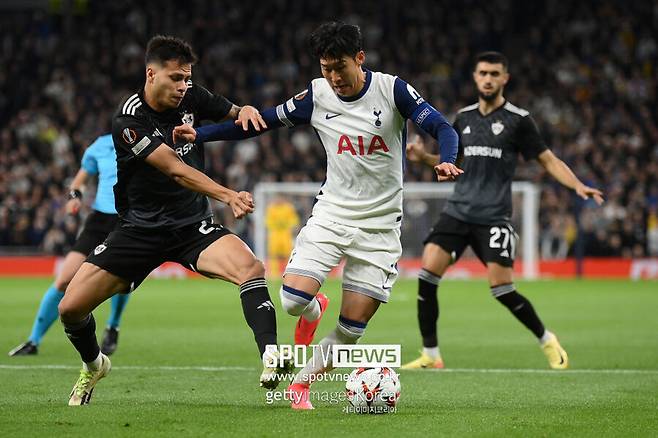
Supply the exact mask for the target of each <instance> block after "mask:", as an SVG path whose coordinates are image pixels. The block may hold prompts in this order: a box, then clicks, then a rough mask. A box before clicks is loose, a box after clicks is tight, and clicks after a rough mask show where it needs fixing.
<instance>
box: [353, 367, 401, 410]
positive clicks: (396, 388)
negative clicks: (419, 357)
mask: <svg viewBox="0 0 658 438" xmlns="http://www.w3.org/2000/svg"><path fill="white" fill-rule="evenodd" d="M345 391H346V392H347V399H348V400H349V402H350V404H351V405H352V406H353V408H354V411H355V412H359V413H372V414H380V413H387V412H392V411H394V410H395V405H396V404H397V402H398V400H399V399H400V378H399V377H398V375H397V373H396V372H395V371H393V370H392V369H391V368H387V367H383V368H357V369H355V370H354V371H352V373H351V374H350V377H349V378H348V379H347V383H346V384H345Z"/></svg>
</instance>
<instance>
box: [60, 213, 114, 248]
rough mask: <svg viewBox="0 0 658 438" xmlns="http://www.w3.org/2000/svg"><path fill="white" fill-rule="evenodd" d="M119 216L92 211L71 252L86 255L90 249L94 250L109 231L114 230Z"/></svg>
mask: <svg viewBox="0 0 658 438" xmlns="http://www.w3.org/2000/svg"><path fill="white" fill-rule="evenodd" d="M118 220H119V216H118V215H116V214H108V213H101V212H100V211H97V210H94V211H93V212H92V213H91V214H90V215H89V216H87V220H85V224H84V225H83V227H82V232H81V233H80V235H79V236H78V238H77V239H76V241H75V243H74V244H73V247H72V248H71V251H76V252H81V253H82V254H84V255H88V254H89V253H90V252H91V250H92V249H94V248H96V246H98V244H99V243H101V242H103V240H105V238H106V237H107V235H108V234H110V231H112V230H113V229H114V227H115V226H116V224H117V222H118Z"/></svg>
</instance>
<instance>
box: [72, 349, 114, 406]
mask: <svg viewBox="0 0 658 438" xmlns="http://www.w3.org/2000/svg"><path fill="white" fill-rule="evenodd" d="M101 360H102V362H101V367H100V368H99V369H98V370H97V371H85V369H84V368H83V369H81V370H80V376H79V377H78V381H77V382H75V385H73V389H72V390H71V395H70V396H69V406H82V405H86V404H89V402H90V401H91V396H92V394H93V393H94V388H95V387H96V384H97V383H98V381H99V380H100V379H102V378H103V377H105V376H107V375H108V374H109V373H110V370H111V369H112V362H110V358H109V357H107V356H106V355H104V354H102V353H101Z"/></svg>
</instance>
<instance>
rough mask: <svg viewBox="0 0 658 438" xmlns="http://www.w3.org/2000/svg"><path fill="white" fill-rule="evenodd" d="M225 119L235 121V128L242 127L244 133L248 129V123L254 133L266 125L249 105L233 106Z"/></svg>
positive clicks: (257, 112) (258, 113)
mask: <svg viewBox="0 0 658 438" xmlns="http://www.w3.org/2000/svg"><path fill="white" fill-rule="evenodd" d="M226 118H227V119H231V120H235V122H234V123H235V124H236V125H237V126H242V129H243V130H245V131H247V130H248V129H249V124H250V123H251V125H252V126H253V127H254V129H255V130H256V131H260V130H261V128H263V129H265V128H267V123H265V120H263V117H262V116H261V115H260V112H259V111H258V110H257V109H256V108H255V107H253V106H251V105H245V106H237V105H233V106H232V107H231V110H230V111H229V112H228V115H227V116H226Z"/></svg>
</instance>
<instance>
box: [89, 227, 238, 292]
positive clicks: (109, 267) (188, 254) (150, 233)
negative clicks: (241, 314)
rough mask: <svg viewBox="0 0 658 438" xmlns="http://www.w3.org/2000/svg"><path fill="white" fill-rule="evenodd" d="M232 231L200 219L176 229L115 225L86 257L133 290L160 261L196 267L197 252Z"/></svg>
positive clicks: (191, 267) (192, 268) (190, 267)
mask: <svg viewBox="0 0 658 438" xmlns="http://www.w3.org/2000/svg"><path fill="white" fill-rule="evenodd" d="M227 234H232V233H231V232H230V231H229V230H227V229H226V228H224V227H223V226H222V225H218V224H211V223H209V221H202V222H199V223H196V224H192V225H187V226H185V227H182V228H178V229H175V230H150V229H144V228H124V227H117V228H116V229H115V230H114V231H112V232H111V233H110V234H109V235H108V236H107V239H105V241H104V242H103V243H102V244H100V245H98V246H97V247H96V248H95V249H94V251H93V252H92V253H91V254H89V256H88V257H87V261H88V262H89V263H92V264H94V265H96V266H98V267H100V268H102V269H104V270H106V271H108V272H110V273H112V274H114V275H116V276H117V277H120V278H122V279H124V280H126V281H127V282H128V283H130V290H131V291H133V290H135V289H136V288H137V286H139V285H140V283H141V282H142V281H144V279H145V278H146V277H147V276H148V275H149V274H150V273H151V271H153V270H154V269H155V268H157V267H158V266H160V265H161V264H162V263H164V262H167V261H171V262H176V263H180V264H181V265H183V266H184V267H186V268H187V269H189V270H191V271H195V272H196V271H197V267H196V262H197V260H198V258H199V254H201V252H202V251H203V250H204V249H206V248H207V247H208V246H210V244H211V243H213V242H215V241H216V240H218V239H219V238H221V237H224V236H226V235H227Z"/></svg>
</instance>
